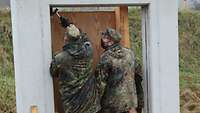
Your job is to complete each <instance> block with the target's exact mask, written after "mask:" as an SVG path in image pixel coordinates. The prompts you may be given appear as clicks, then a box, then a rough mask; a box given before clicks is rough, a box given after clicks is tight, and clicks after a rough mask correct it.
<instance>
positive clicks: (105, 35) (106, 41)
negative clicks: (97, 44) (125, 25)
mask: <svg viewBox="0 0 200 113" xmlns="http://www.w3.org/2000/svg"><path fill="white" fill-rule="evenodd" d="M120 40H121V34H120V33H119V32H117V31H116V30H115V29H112V28H107V29H106V31H105V32H102V38H101V46H102V48H104V49H107V48H108V47H110V46H112V45H113V44H115V43H119V42H120Z"/></svg>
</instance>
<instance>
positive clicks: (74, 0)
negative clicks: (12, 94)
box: [11, 0, 180, 113]
mask: <svg viewBox="0 0 200 113" xmlns="http://www.w3.org/2000/svg"><path fill="white" fill-rule="evenodd" d="M52 5H54V6H96V5H97V6H113V5H114V6H116V5H138V6H142V7H143V13H142V15H143V21H142V22H143V26H142V31H143V55H144V57H143V59H144V64H145V74H146V78H145V81H147V83H146V85H147V86H148V87H147V88H146V91H148V92H146V99H147V98H148V99H147V100H146V101H147V103H146V110H147V112H148V113H179V112H180V111H179V68H178V15H177V11H178V8H177V6H178V5H177V3H176V2H175V1H174V0H152V1H151V0H11V11H12V28H13V46H14V63H15V79H16V97H17V113H30V112H31V110H30V108H31V106H37V107H38V110H39V113H54V98H53V84H52V78H51V77H50V74H49V63H50V61H51V29H50V14H49V7H50V6H52Z"/></svg>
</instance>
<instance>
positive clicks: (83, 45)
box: [50, 14, 100, 113]
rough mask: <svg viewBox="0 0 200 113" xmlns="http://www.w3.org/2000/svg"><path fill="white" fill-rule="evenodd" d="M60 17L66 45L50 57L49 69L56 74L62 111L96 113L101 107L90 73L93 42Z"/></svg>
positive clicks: (92, 75)
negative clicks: (64, 31)
mask: <svg viewBox="0 0 200 113" xmlns="http://www.w3.org/2000/svg"><path fill="white" fill-rule="evenodd" d="M57 15H58V14H57ZM59 18H60V21H61V25H62V27H64V28H65V29H66V33H65V38H64V40H65V45H64V46H63V50H62V52H60V53H58V54H57V55H56V56H55V58H54V59H53V60H52V62H51V67H50V72H51V75H52V76H57V74H58V77H59V85H60V86H59V87H60V89H59V91H60V94H61V101H62V105H63V109H64V112H65V113H95V112H97V111H98V110H99V109H100V101H99V96H98V91H97V88H96V79H95V76H94V74H93V73H92V63H93V60H92V56H93V52H92V45H91V43H90V41H89V40H88V37H87V35H86V34H85V33H82V32H81V31H80V30H79V29H78V28H77V27H76V26H75V25H74V24H72V23H71V22H70V21H69V20H68V19H65V18H64V17H62V16H59Z"/></svg>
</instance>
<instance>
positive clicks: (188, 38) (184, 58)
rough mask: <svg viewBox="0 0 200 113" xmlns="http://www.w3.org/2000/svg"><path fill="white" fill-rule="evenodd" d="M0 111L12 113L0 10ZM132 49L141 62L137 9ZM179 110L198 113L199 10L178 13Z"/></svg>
mask: <svg viewBox="0 0 200 113" xmlns="http://www.w3.org/2000/svg"><path fill="white" fill-rule="evenodd" d="M0 17H1V18H0V27H1V28H4V29H3V30H2V29H1V28H0V113H15V112H16V107H15V85H14V84H15V81H14V71H13V70H14V69H13V54H12V36H11V34H10V32H11V23H10V12H9V11H7V10H5V11H0ZM129 20H130V21H129V25H130V31H131V32H130V36H131V44H132V49H133V50H134V52H135V54H136V57H137V59H138V61H139V62H141V61H142V60H141V56H142V52H141V47H142V42H141V30H140V28H141V16H140V9H131V10H130V11H129ZM179 51H180V54H179V56H180V64H179V66H180V88H181V89H180V100H181V105H180V106H181V113H200V12H194V11H182V12H180V13H179Z"/></svg>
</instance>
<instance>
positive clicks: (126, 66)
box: [96, 43, 137, 113]
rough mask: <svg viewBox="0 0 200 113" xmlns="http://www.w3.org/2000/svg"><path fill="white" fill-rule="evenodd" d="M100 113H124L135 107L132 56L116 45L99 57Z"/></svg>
mask: <svg viewBox="0 0 200 113" xmlns="http://www.w3.org/2000/svg"><path fill="white" fill-rule="evenodd" d="M96 74H97V76H98V88H99V93H100V94H101V95H102V98H101V106H102V109H101V111H100V112H101V113H125V112H128V111H129V110H130V109H131V108H136V106H137V94H136V87H135V79H134V54H133V52H132V51H131V50H129V49H127V48H124V47H122V46H121V45H119V44H118V43H116V44H114V45H113V46H112V47H109V48H108V49H107V50H106V51H105V52H104V53H103V54H102V56H101V58H100V63H99V64H98V67H97V72H96Z"/></svg>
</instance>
